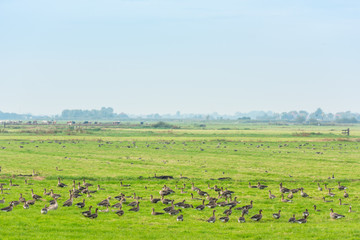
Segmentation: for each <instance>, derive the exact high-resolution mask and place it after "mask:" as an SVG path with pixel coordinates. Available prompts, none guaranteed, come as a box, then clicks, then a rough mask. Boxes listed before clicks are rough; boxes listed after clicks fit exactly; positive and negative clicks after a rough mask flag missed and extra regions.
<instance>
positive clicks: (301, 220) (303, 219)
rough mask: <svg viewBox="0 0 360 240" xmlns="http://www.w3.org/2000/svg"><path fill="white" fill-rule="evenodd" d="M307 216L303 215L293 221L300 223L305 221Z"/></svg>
mask: <svg viewBox="0 0 360 240" xmlns="http://www.w3.org/2000/svg"><path fill="white" fill-rule="evenodd" d="M307 217H308V216H304V218H301V219H298V220H295V222H297V223H300V224H303V223H307Z"/></svg>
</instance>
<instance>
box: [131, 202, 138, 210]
mask: <svg viewBox="0 0 360 240" xmlns="http://www.w3.org/2000/svg"><path fill="white" fill-rule="evenodd" d="M139 204H140V203H139V202H138V203H137V205H136V207H134V208H131V209H129V211H132V212H138V211H139V210H140V207H139Z"/></svg>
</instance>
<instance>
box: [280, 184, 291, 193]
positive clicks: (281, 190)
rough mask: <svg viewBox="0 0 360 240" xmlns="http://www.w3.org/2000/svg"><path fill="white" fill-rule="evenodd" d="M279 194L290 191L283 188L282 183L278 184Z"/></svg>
mask: <svg viewBox="0 0 360 240" xmlns="http://www.w3.org/2000/svg"><path fill="white" fill-rule="evenodd" d="M279 188H280V192H281V193H289V192H290V189H288V188H285V187H283V185H282V183H280V187H279Z"/></svg>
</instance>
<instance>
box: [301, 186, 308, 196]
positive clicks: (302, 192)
mask: <svg viewBox="0 0 360 240" xmlns="http://www.w3.org/2000/svg"><path fill="white" fill-rule="evenodd" d="M300 195H301V196H302V197H309V195H308V194H307V193H304V189H303V188H301V193H300Z"/></svg>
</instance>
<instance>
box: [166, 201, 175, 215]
mask: <svg viewBox="0 0 360 240" xmlns="http://www.w3.org/2000/svg"><path fill="white" fill-rule="evenodd" d="M173 209H174V200H172V201H171V206H170V207H166V208H163V210H164V211H165V212H166V213H168V212H170V211H171V210H173Z"/></svg>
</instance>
